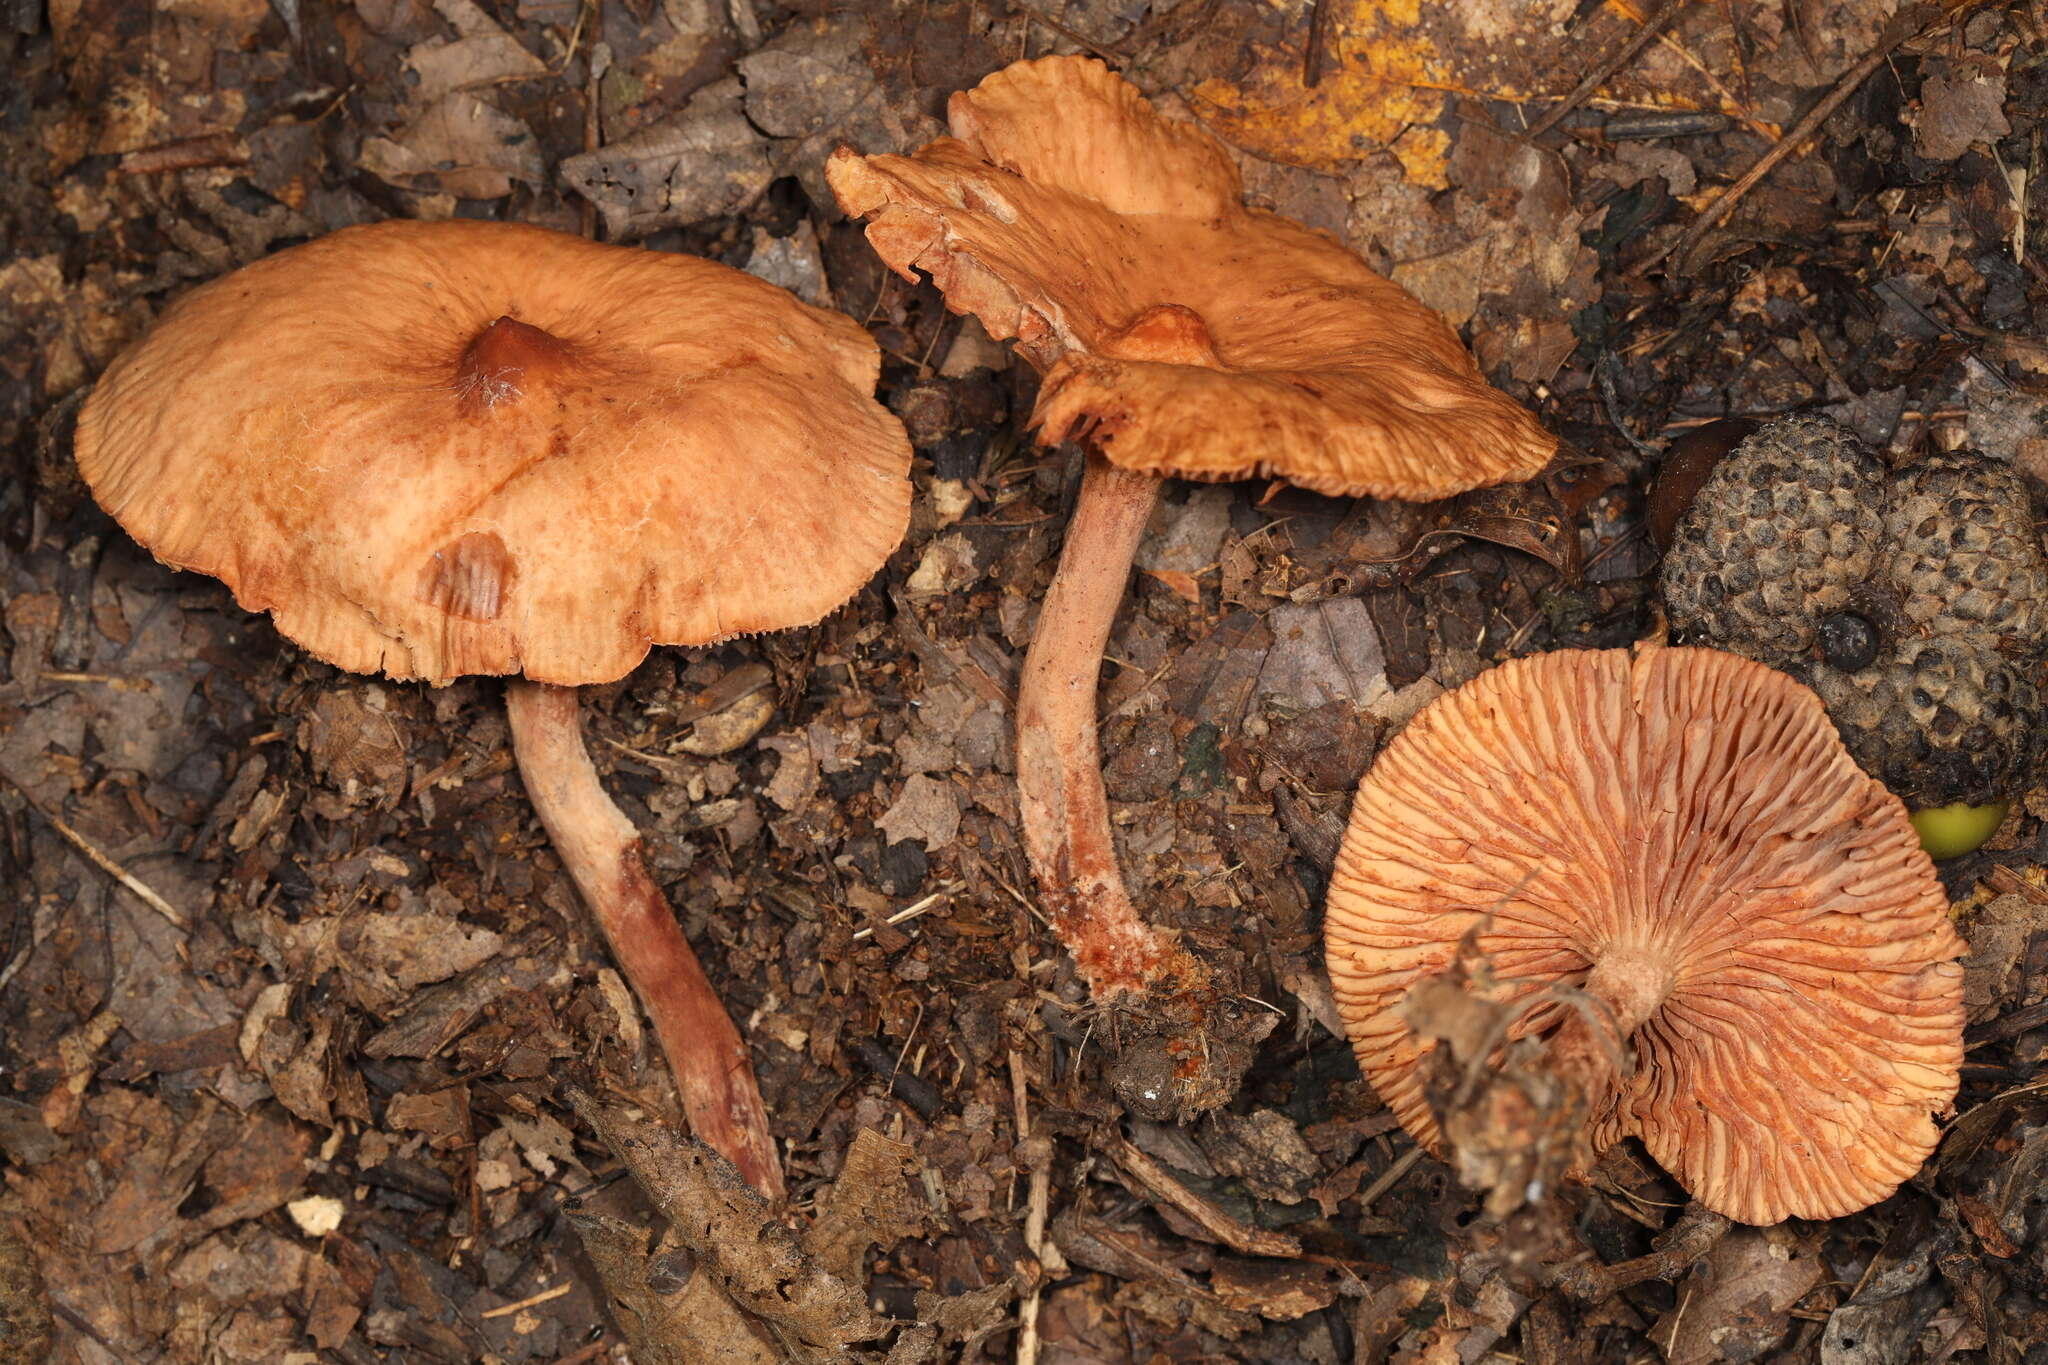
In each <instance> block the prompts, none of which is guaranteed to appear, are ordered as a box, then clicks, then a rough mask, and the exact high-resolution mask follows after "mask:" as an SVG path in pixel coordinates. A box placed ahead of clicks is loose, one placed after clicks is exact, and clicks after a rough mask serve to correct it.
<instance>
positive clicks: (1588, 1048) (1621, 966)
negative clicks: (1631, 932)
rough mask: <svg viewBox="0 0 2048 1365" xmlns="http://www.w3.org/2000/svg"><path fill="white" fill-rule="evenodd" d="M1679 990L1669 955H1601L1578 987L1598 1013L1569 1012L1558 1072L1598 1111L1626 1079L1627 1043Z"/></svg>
mask: <svg viewBox="0 0 2048 1365" xmlns="http://www.w3.org/2000/svg"><path fill="white" fill-rule="evenodd" d="M1676 984H1677V978H1676V975H1675V974H1674V973H1673V971H1672V969H1671V964H1670V962H1669V960H1668V955H1665V954H1659V953H1657V952H1654V951H1652V950H1650V949H1647V948H1635V947H1619V948H1612V949H1609V950H1607V951H1606V952H1603V953H1601V954H1600V956H1599V957H1598V958H1596V959H1595V960H1594V963H1593V967H1592V970H1591V971H1589V972H1587V973H1586V980H1585V984H1584V985H1583V986H1581V987H1580V989H1581V991H1583V992H1584V993H1585V994H1586V995H1587V996H1590V997H1591V998H1592V999H1593V1000H1594V1001H1596V1002H1598V1004H1599V1006H1600V1008H1599V1009H1597V1010H1583V1009H1575V1010H1571V1011H1569V1012H1568V1013H1567V1014H1566V1016H1565V1020H1564V1023H1563V1024H1562V1026H1560V1027H1559V1029H1558V1031H1557V1034H1556V1036H1555V1038H1554V1039H1553V1040H1552V1042H1551V1045H1550V1056H1551V1061H1552V1064H1553V1065H1554V1066H1556V1067H1557V1069H1558V1071H1559V1072H1560V1073H1561V1074H1563V1075H1565V1076H1566V1077H1568V1078H1569V1079H1570V1080H1571V1081H1572V1083H1573V1084H1575V1085H1577V1086H1578V1087H1579V1091H1580V1093H1581V1094H1582V1095H1584V1096H1585V1097H1586V1099H1587V1101H1588V1103H1590V1104H1593V1105H1594V1106H1595V1107H1596V1108H1597V1107H1598V1106H1599V1104H1600V1102H1601V1100H1602V1099H1603V1098H1604V1096H1605V1095H1606V1094H1608V1093H1610V1092H1611V1091H1612V1090H1613V1087H1614V1086H1615V1084H1616V1083H1617V1080H1618V1078H1619V1077H1620V1076H1621V1075H1622V1074H1623V1066H1622V1065H1617V1060H1618V1059H1619V1060H1620V1061H1621V1062H1622V1063H1624V1064H1625V1062H1626V1058H1627V1055H1628V1054H1627V1051H1626V1049H1627V1047H1628V1044H1629V1039H1630V1038H1631V1037H1632V1036H1633V1035H1634V1034H1635V1031H1636V1030H1637V1029H1638V1028H1640V1027H1642V1025H1643V1024H1644V1023H1645V1022H1647V1021H1648V1020H1649V1018H1650V1016H1651V1015H1653V1014H1655V1013H1656V1012H1657V1011H1658V1010H1659V1009H1660V1008H1662V1007H1663V1004H1664V1002H1665V1000H1666V999H1668V998H1669V997H1670V995H1671V989H1672V987H1673V986H1674V985H1676Z"/></svg>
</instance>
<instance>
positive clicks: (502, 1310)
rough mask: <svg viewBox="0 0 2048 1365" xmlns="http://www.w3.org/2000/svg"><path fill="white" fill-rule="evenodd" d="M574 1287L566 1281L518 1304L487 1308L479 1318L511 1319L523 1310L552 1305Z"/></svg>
mask: <svg viewBox="0 0 2048 1365" xmlns="http://www.w3.org/2000/svg"><path fill="white" fill-rule="evenodd" d="M574 1287H575V1286H574V1284H573V1283H572V1282H571V1281H569V1280H564V1281H562V1282H561V1283H560V1284H558V1285H556V1286H555V1287H554V1288H552V1289H543V1290H541V1291H540V1293H538V1294H529V1295H528V1296H527V1297H525V1298H523V1299H521V1300H519V1301H518V1302H517V1303H501V1304H499V1305H498V1306H497V1307H496V1308H486V1309H485V1310H484V1311H483V1312H481V1313H479V1314H477V1316H478V1317H480V1318H509V1317H511V1316H512V1315H513V1314H514V1313H517V1312H520V1311H522V1310H523V1309H527V1308H535V1307H538V1306H539V1305H541V1304H544V1303H552V1302H554V1301H555V1300H556V1299H559V1298H561V1297H562V1296H563V1295H564V1294H566V1293H568V1292H569V1291H570V1290H571V1289H572V1288H574Z"/></svg>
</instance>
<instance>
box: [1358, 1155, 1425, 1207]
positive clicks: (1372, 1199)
mask: <svg viewBox="0 0 2048 1365" xmlns="http://www.w3.org/2000/svg"><path fill="white" fill-rule="evenodd" d="M1422 1157H1423V1150H1422V1148H1420V1147H1410V1148H1409V1149H1408V1150H1407V1151H1405V1152H1403V1153H1401V1155H1399V1156H1397V1157H1395V1158H1394V1163H1393V1165H1391V1166H1389V1167H1387V1169H1385V1170H1384V1171H1381V1172H1380V1173H1379V1176H1378V1178H1377V1179H1375V1180H1374V1181H1373V1182H1372V1184H1370V1185H1367V1186H1366V1187H1365V1189H1364V1190H1362V1191H1360V1193H1359V1196H1358V1211H1359V1212H1360V1213H1370V1212H1372V1206H1373V1205H1374V1204H1375V1203H1377V1202H1378V1201H1379V1197H1380V1196H1381V1195H1383V1194H1385V1193H1386V1192H1387V1191H1388V1190H1391V1189H1393V1188H1394V1186H1395V1184H1396V1183H1397V1182H1399V1180H1400V1179H1401V1177H1402V1176H1404V1175H1406V1174H1408V1172H1410V1171H1412V1170H1414V1169H1415V1163H1416V1162H1418V1161H1420V1160H1422Z"/></svg>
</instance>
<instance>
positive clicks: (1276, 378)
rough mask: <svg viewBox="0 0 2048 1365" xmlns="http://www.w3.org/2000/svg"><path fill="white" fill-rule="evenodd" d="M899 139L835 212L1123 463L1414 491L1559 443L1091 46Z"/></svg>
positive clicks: (1198, 474)
mask: <svg viewBox="0 0 2048 1365" xmlns="http://www.w3.org/2000/svg"><path fill="white" fill-rule="evenodd" d="M948 113H949V119H950V125H951V130H952V133H953V136H952V137H950V138H944V139H941V140H940V141H937V142H934V143H932V144H931V145H930V146H928V147H926V148H924V149H923V150H922V151H920V152H918V153H917V155H916V156H914V157H901V156H872V157H862V156H860V155H858V154H856V153H854V152H852V151H851V150H848V149H846V148H841V149H840V150H839V151H838V152H837V153H835V154H834V155H833V157H832V160H831V162H830V164H829V165H828V167H827V170H826V174H827V177H828V179H829V180H830V181H831V184H832V188H833V191H834V193H835V194H836V195H837V196H838V198H839V202H840V205H841V207H842V208H844V209H845V210H846V211H847V212H848V213H850V214H853V215H856V216H859V217H865V218H870V219H872V220H873V221H872V222H871V223H870V225H869V227H868V240H869V241H870V242H871V243H872V244H873V245H874V248H875V250H876V251H877V252H878V253H879V254H880V255H881V257H882V259H883V260H885V261H887V262H888V263H889V265H890V266H891V267H892V268H894V269H895V270H896V271H898V272H899V273H901V274H902V275H904V276H905V277H906V278H911V277H912V270H913V268H916V269H921V270H924V271H926V272H927V273H929V274H930V275H931V277H932V278H933V280H934V281H935V282H936V283H937V284H938V286H939V288H940V289H941V290H942V291H943V292H944V293H945V296H946V301H947V303H948V305H949V306H951V307H952V308H954V309H955V310H956V311H960V312H968V313H972V314H974V315H975V316H976V317H978V318H979V319H980V320H981V322H982V324H983V325H984V326H985V327H986V328H987V329H988V331H989V333H990V335H992V336H995V337H998V338H1006V337H1015V338H1016V339H1017V345H1018V349H1019V350H1020V351H1022V352H1023V353H1024V355H1025V356H1026V358H1028V359H1029V360H1031V362H1032V363H1033V364H1034V365H1036V366H1037V367H1038V368H1040V369H1041V370H1044V371H1045V372H1046V375H1045V383H1044V385H1043V387H1042V389H1041V391H1040V396H1039V402H1038V409H1037V411H1036V413H1035V414H1034V420H1035V421H1036V422H1037V423H1038V425H1039V429H1040V437H1041V439H1042V440H1044V441H1046V442H1048V443H1051V442H1056V441H1061V440H1065V439H1067V438H1069V437H1070V436H1079V435H1083V434H1085V435H1088V436H1089V437H1090V438H1091V440H1092V442H1093V443H1094V444H1095V446H1096V447H1097V448H1098V449H1099V450H1101V452H1102V453H1103V454H1104V455H1105V456H1107V457H1108V458H1109V459H1110V460H1112V461H1114V462H1115V463H1117V464H1119V465H1122V466H1124V467H1125V468H1128V469H1138V470H1145V471H1149V472H1153V473H1157V474H1161V475H1167V474H1173V475H1179V476H1182V477H1184V478H1193V479H1234V478H1243V477H1247V476H1251V475H1255V474H1265V475H1271V476H1274V477H1279V478H1284V479H1286V480H1288V481H1289V482H1291V483H1296V484H1299V485H1301V486H1302V487H1304V488H1311V489H1315V490H1317V491H1320V492H1324V493H1330V494H1335V495H1344V496H1358V495H1371V496H1376V497H1398V498H1409V499H1418V500H1420V499H1429V498H1437V497H1445V496H1448V495H1450V494H1453V493H1458V492H1462V491H1464V490H1465V489H1469V488H1475V487H1481V486H1484V485H1487V484H1494V483H1502V482H1508V481H1513V480H1518V479H1526V478H1528V477H1530V476H1531V475H1533V474H1534V473H1535V472H1536V471H1537V470H1539V469H1541V468H1542V467H1543V465H1544V464H1545V463H1546V462H1547V461H1548V460H1549V459H1550V456H1551V454H1552V452H1553V451H1554V450H1555V449H1556V442H1555V440H1554V438H1552V437H1551V436H1550V435H1548V434H1547V433H1546V432H1544V431H1543V429H1542V428H1541V427H1540V426H1539V425H1538V424H1537V423H1536V421H1535V419H1534V418H1533V417H1531V416H1530V415H1529V414H1528V413H1527V412H1525V411H1524V410H1523V409H1522V408H1520V407H1519V406H1517V405H1516V404H1515V403H1514V402H1513V401H1511V400H1510V399H1509V398H1508V397H1507V396H1506V395H1504V394H1502V393H1500V392H1498V391H1497V390H1495V389H1493V388H1492V387H1491V386H1489V385H1488V384H1487V383H1486V381H1485V380H1484V379H1483V378H1482V377H1481V376H1480V374H1479V370H1478V367H1477V366H1476V365H1474V364H1473V362H1472V358H1471V356H1470V355H1469V354H1468V353H1467V352H1466V350H1465V348H1464V346H1463V345H1461V344H1460V343H1459V341H1458V338H1457V335H1456V333H1454V332H1453V331H1452V330H1451V329H1450V328H1449V327H1448V326H1447V325H1446V324H1445V323H1444V321H1443V320H1442V319H1441V318H1439V317H1438V316H1437V315H1436V314H1435V313H1433V312H1431V311H1430V310H1429V309H1428V308H1425V307H1424V306H1423V305H1422V304H1421V303H1419V302H1417V301H1416V300H1415V299H1414V298H1413V297H1412V296H1410V295H1409V294H1408V293H1407V292H1406V291H1405V290H1403V289H1401V287H1400V286H1398V285H1396V284H1394V283H1392V282H1391V281H1389V280H1387V279H1384V278H1382V277H1381V276H1379V275H1376V274H1374V273H1373V272H1372V271H1371V270H1369V269H1368V268H1367V267H1366V265H1365V263H1364V262H1362V261H1360V260H1359V259H1358V257H1357V256H1356V255H1354V254H1352V253H1351V252H1350V251H1349V250H1347V249H1346V248H1345V247H1344V246H1343V245H1341V244H1340V243H1338V242H1336V241H1335V240H1333V239H1332V238H1330V237H1329V236H1327V235H1326V234H1323V233H1320V232H1316V231H1313V230H1311V229H1309V228H1305V227H1302V226H1301V225H1299V224H1297V223H1293V222H1290V221H1288V220H1287V219H1285V218H1282V217H1279V216H1278V215H1276V214H1272V213H1267V212H1263V211H1260V210H1256V209H1248V208H1246V207H1245V206H1244V203H1243V198H1242V186H1241V185H1240V183H1239V179H1238V175H1237V171H1236V168H1235V167H1234V166H1233V165H1232V164H1231V162H1230V159H1229V157H1228V156H1227V155H1226V154H1225V153H1224V151H1223V149H1222V147H1221V146H1220V145H1219V144H1218V143H1217V142H1216V141H1215V139H1213V138H1211V137H1210V136H1209V135H1208V134H1207V133H1204V132H1203V131H1201V130H1200V129H1198V128H1195V127H1193V126H1191V125H1188V124H1182V123H1176V122H1173V121H1170V120H1168V119H1165V118H1163V117H1161V116H1160V115H1159V114H1158V113H1157V112H1156V111H1155V110H1154V109H1153V108H1152V106H1151V105H1150V104H1148V103H1147V102H1146V101H1145V100H1144V99H1143V98H1142V97H1141V96H1140V95H1139V94H1138V92H1137V91H1136V90H1135V89H1134V88H1133V87H1132V86H1131V85H1130V84H1129V83H1128V82H1126V81H1124V80H1123V79H1122V78H1121V77H1119V76H1117V75H1115V74H1113V73H1112V72H1110V70H1109V69H1108V68H1107V67H1105V66H1103V65H1102V63H1100V62H1098V61H1095V60H1094V59H1092V58H1085V57H1045V58H1040V59H1038V60H1036V61H1026V62H1019V63H1016V64H1015V65H1013V66H1010V67H1008V68H1006V69H1004V70H1002V71H999V72H997V73H996V74H994V75H992V76H990V77H989V78H988V79H986V80H984V81H983V82H982V83H981V84H980V85H978V86H976V87H975V88H974V89H973V90H971V91H964V92H962V93H960V94H956V95H955V96H953V99H952V103H951V105H950V106H949V110H948Z"/></svg>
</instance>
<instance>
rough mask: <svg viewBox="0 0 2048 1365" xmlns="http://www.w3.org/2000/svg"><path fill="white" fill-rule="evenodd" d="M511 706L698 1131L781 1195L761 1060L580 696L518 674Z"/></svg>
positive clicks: (587, 890) (527, 755) (753, 1181)
mask: <svg viewBox="0 0 2048 1365" xmlns="http://www.w3.org/2000/svg"><path fill="white" fill-rule="evenodd" d="M505 710H506V713H507V715H508V716H509V717H510V718H511V722H512V751H513V753H514V754H515V755H516V756H517V758H518V760H519V773H520V776H521V777H522V778H524V779H525V782H526V790H527V794H528V795H529V796H530V797H531V798H532V801H533V805H534V809H535V810H536V811H538V812H539V814H540V820H541V824H542V825H543V826H545V827H546V829H547V832H548V837H549V838H550V839H551V840H553V841H554V845H555V851H556V852H557V853H559V854H560V855H561V858H562V862H563V865H564V866H566V867H567V868H568V869H569V875H570V876H571V877H572V878H574V879H575V882H576V887H577V889H578V890H579V891H581V892H582V894H583V899H584V902H585V903H586V904H587V905H589V906H590V908H591V911H592V912H593V913H594V914H595V915H596V917H597V922H598V927H599V928H601V929H603V930H604V937H605V941H606V942H607V943H608V944H609V945H610V946H611V950H612V956H613V957H614V958H616V959H617V960H618V964H619V967H620V969H621V970H622V971H623V972H624V973H625V976H626V980H627V981H629V982H631V983H632V986H633V990H634V992H635V993H636V994H638V996H639V997H640V1003H641V1004H642V1005H643V1006H644V1007H645V1008H646V1010H647V1014H648V1017H649V1019H651V1020H652V1021H653V1024H654V1035H655V1037H656V1038H657V1039H658V1040H660V1043H661V1050H662V1053H663V1055H665V1056H666V1057H667V1058H668V1064H669V1069H670V1071H671V1072H672V1073H673V1074H674V1076H675V1081H676V1089H677V1091H678V1092H679V1093H680V1095H681V1097H682V1102H683V1111H684V1113H685V1114H686V1115H687V1116H688V1118H689V1120H690V1129H691V1132H692V1133H694V1134H695V1135H696V1136H697V1137H698V1138H699V1139H700V1140H702V1141H703V1142H705V1143H707V1144H709V1145H710V1146H711V1147H713V1148H714V1149H716V1150H717V1151H719V1152H720V1153H722V1154H724V1155H725V1156H726V1157H727V1158H728V1159H729V1160H730V1161H731V1162H732V1163H733V1164H734V1165H735V1166H737V1167H738V1168H739V1171H740V1174H741V1175H742V1176H744V1177H745V1178H746V1181H747V1183H748V1184H750V1185H752V1186H753V1187H754V1188H755V1189H757V1190H759V1191H761V1193H762V1194H764V1195H766V1196H768V1197H769V1198H770V1199H780V1198H781V1197H782V1195H783V1184H782V1165H781V1163H780V1162H779V1161H778V1160H777V1159H776V1155H775V1139H774V1137H773V1136H772V1135H771V1134H770V1133H769V1131H768V1115H767V1111H766V1110H765V1109H764V1108H763V1106H762V1104H761V1091H760V1087H759V1086H758V1085H757V1084H756V1083H755V1081H754V1063H753V1058H752V1056H751V1055H750V1054H749V1053H748V1051H747V1045H746V1042H745V1040H744V1039H742V1038H741V1037H740V1033H739V1030H738V1029H737V1028H736V1027H734V1025H733V1022H732V1017H731V1016H730V1015H729V1014H727V1013H726V1010H725V1006H724V1004H723V1003H721V1002H720V1000H719V998H718V993H717V992H716V991H714V990H713V989H712V987H711V982H710V981H709V980H708V979H707V978H706V977H705V975H704V968H703V967H702V965H700V964H699V963H698V961H697V954H696V953H695V952H694V951H692V949H691V948H690V941H689V940H688V939H687V938H685V937H684V936H683V930H682V926H681V925H680V924H678V923H677V922H676V917H675V912H674V910H673V909H671V908H670V906H669V903H668V898H667V897H666V896H664V895H663V894H662V891H661V888H660V887H658V886H656V885H655V883H654V879H653V878H652V877H650V876H649V875H648V873H647V865H646V863H645V861H643V859H642V858H641V855H640V834H639V831H638V830H636V829H634V828H633V823H632V821H630V820H628V819H627V818H626V816H625V814H624V813H623V812H621V811H620V810H619V808H618V806H617V805H615V804H613V802H612V799H611V797H610V796H608V795H606V794H605V790H604V786H603V784H602V783H601V782H600V781H599V780H598V776H597V769H596V768H595V767H594V766H593V765H592V764H591V761H590V754H589V752H588V751H587V750H586V749H585V748H584V746H583V728H582V722H581V715H580V712H579V709H578V700H577V692H576V689H575V688H573V687H552V686H549V685H547V684H544V683H534V682H528V681H526V680H524V679H518V680H515V681H513V682H511V683H509V684H508V685H507V686H506V689H505Z"/></svg>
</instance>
